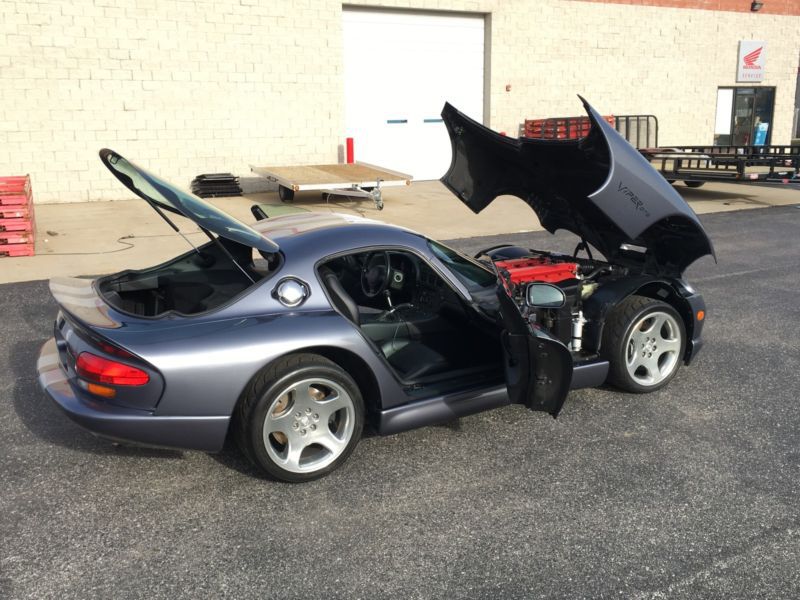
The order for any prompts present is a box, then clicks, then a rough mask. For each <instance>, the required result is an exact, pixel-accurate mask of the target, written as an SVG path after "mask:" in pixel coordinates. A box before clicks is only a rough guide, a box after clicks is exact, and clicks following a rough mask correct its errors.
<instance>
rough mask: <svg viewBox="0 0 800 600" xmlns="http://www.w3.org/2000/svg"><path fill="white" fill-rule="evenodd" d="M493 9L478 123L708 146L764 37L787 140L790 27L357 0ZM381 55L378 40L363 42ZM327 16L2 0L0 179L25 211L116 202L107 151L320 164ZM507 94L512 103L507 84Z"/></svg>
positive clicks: (335, 107) (309, 6)
mask: <svg viewBox="0 0 800 600" xmlns="http://www.w3.org/2000/svg"><path fill="white" fill-rule="evenodd" d="M348 4H364V5H372V6H375V5H384V6H393V7H404V8H415V9H432V10H442V11H467V12H483V13H491V39H492V44H491V50H490V64H491V70H490V81H489V83H490V87H491V94H490V97H489V106H490V112H489V117H490V124H491V125H492V126H493V127H495V128H497V129H500V130H506V131H509V132H510V133H513V132H515V131H516V130H517V127H518V125H519V123H520V122H521V121H522V120H523V119H525V118H526V117H544V116H553V115H565V114H579V112H580V105H579V104H578V102H577V99H576V98H575V96H574V94H575V93H582V94H584V95H586V97H587V98H588V99H589V100H590V101H591V102H592V103H593V104H595V105H596V107H597V108H598V109H599V110H600V111H601V112H603V113H611V112H614V113H617V114H623V113H654V114H656V115H657V116H658V117H659V119H660V122H661V141H662V142H664V143H667V144H669V143H698V144H700V143H710V142H711V137H712V131H713V122H714V110H715V102H716V89H717V86H718V85H732V84H734V75H735V64H736V62H735V61H736V48H737V42H738V40H740V39H748V38H749V39H765V40H767V41H768V43H769V48H768V53H769V54H768V58H767V73H768V79H767V80H766V81H765V82H764V84H765V85H776V86H777V87H778V93H777V98H776V117H775V124H774V133H773V142H775V143H788V141H789V140H788V137H789V129H790V127H791V115H792V109H793V102H794V98H793V95H794V89H795V81H796V69H797V61H798V55H799V54H800V37H798V35H797V32H798V31H800V18H797V17H777V16H770V15H761V14H759V15H755V14H746V13H714V12H708V11H696V10H680V9H664V8H652V7H632V6H623V5H614V4H594V3H584V2H577V1H573V0H461V1H459V0H405V1H404V0H396V1H390V0H383V1H380V0H355V1H351V2H348ZM376 43H380V40H376ZM341 47H342V43H341V4H340V3H339V2H333V1H331V0H271V1H267V0H215V1H213V2H212V1H205V0H149V1H148V0H137V1H127V2H125V1H115V0H72V1H71V2H56V1H43V0H42V1H40V2H19V1H18V2H10V1H4V0H0V174H18V173H26V172H30V173H31V174H32V176H33V181H34V190H35V194H36V199H37V202H62V201H80V200H101V199H116V198H122V197H127V196H128V195H129V194H127V193H126V191H125V190H124V189H123V188H121V186H119V185H118V184H117V183H116V181H115V180H114V179H113V178H112V177H110V176H109V175H108V174H107V173H106V172H105V170H104V168H103V167H102V166H101V164H100V162H99V160H98V159H97V150H98V149H99V148H101V147H103V146H110V147H112V148H114V149H115V150H117V151H119V152H121V153H122V154H123V155H126V156H128V157H130V158H132V159H133V160H135V161H137V162H139V163H140V164H142V165H147V166H150V167H151V168H153V169H154V170H155V171H156V172H157V173H160V174H162V175H164V176H165V177H168V178H170V179H173V180H175V181H176V182H180V183H184V184H187V185H188V182H189V180H191V178H192V177H194V176H195V175H197V174H198V173H202V172H211V171H232V172H235V173H237V174H239V175H242V176H246V175H247V174H248V171H249V170H248V166H247V165H248V164H250V163H258V164H302V163H313V162H327V161H336V160H337V156H338V146H339V145H340V144H341V143H342V142H343V140H342V134H343V132H342V129H343V106H344V102H343V89H342V80H341V75H342V64H341V56H342V50H341ZM506 84H511V86H512V90H511V92H505V85H506Z"/></svg>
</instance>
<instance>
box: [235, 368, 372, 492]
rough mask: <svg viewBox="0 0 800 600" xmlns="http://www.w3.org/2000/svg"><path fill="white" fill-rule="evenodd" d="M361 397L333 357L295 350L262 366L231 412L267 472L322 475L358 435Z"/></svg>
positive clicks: (242, 440)
mask: <svg viewBox="0 0 800 600" xmlns="http://www.w3.org/2000/svg"><path fill="white" fill-rule="evenodd" d="M363 423H364V401H363V399H362V397H361V392H360V391H359V389H358V386H357V385H356V383H355V381H353V379H352V377H350V375H348V374H347V372H346V371H344V370H343V369H342V368H341V367H339V366H338V365H337V364H336V363H334V362H332V361H330V360H328V359H326V358H324V357H322V356H318V355H315V354H295V355H290V356H287V357H285V358H282V359H280V360H278V361H276V362H275V363H274V364H272V365H270V366H269V367H266V368H265V369H264V370H263V371H262V372H261V373H259V374H258V375H257V376H256V377H255V378H254V380H253V381H252V382H251V383H250V384H249V386H248V388H247V391H246V392H245V395H244V397H243V398H242V401H241V402H240V403H239V405H238V407H237V412H236V438H237V442H238V444H239V446H240V447H241V449H242V450H243V451H244V453H245V454H246V455H247V456H248V457H249V458H250V459H251V460H252V461H253V463H255V464H256V466H258V467H260V468H262V469H263V470H264V471H266V473H267V474H269V475H271V476H273V477H275V478H277V479H281V480H283V481H290V482H299V481H309V480H312V479H317V478H319V477H322V476H324V475H327V474H328V473H330V472H331V471H333V470H334V469H336V468H337V467H338V466H339V465H341V464H342V463H343V462H344V461H345V460H347V457H348V456H349V455H350V453H351V452H352V451H353V448H355V446H356V444H357V443H358V441H359V439H360V438H361V430H362V428H363Z"/></svg>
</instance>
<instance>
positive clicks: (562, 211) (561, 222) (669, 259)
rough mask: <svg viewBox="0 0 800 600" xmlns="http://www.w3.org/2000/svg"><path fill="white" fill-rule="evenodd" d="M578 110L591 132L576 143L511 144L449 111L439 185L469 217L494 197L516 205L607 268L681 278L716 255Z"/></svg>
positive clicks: (692, 222)
mask: <svg viewBox="0 0 800 600" xmlns="http://www.w3.org/2000/svg"><path fill="white" fill-rule="evenodd" d="M581 100H583V99H581ZM583 104H584V107H585V108H586V111H587V112H588V114H589V119H590V120H591V123H592V127H591V130H590V132H589V134H588V135H587V136H586V137H585V138H582V139H579V140H540V139H530V138H519V139H514V138H508V137H505V136H502V135H500V134H498V133H496V132H494V131H492V130H491V129H489V128H487V127H484V126H483V125H481V124H480V123H478V122H476V121H474V120H472V119H471V118H469V117H468V116H466V115H464V114H463V113H461V112H459V111H458V110H456V109H455V108H454V107H453V106H451V105H450V104H445V106H444V109H443V110H442V118H443V119H444V122H445V125H446V126H447V131H448V133H449V134H450V141H451V145H452V150H453V158H452V162H451V164H450V168H449V169H448V171H447V173H446V174H445V175H444V177H442V182H443V183H444V184H445V186H447V188H448V189H449V190H450V191H451V192H453V194H455V195H456V196H458V198H459V199H460V200H461V201H462V202H464V204H466V205H467V206H468V207H469V208H470V209H471V210H472V211H474V212H475V213H479V212H480V211H482V210H483V209H484V208H486V206H488V205H489V204H490V203H491V202H492V201H493V200H494V199H495V198H496V197H497V196H502V195H506V194H508V195H512V196H517V197H519V198H521V199H522V200H524V201H525V202H527V203H528V204H529V205H530V206H531V208H533V210H534V211H535V212H536V215H537V216H538V217H539V221H540V222H541V224H542V226H543V227H544V228H545V229H546V230H547V231H549V232H550V233H554V232H555V231H556V230H557V229H565V230H567V231H571V232H572V233H574V234H576V235H578V236H579V237H581V238H582V239H583V240H585V241H586V242H588V243H589V244H591V245H592V246H594V247H595V248H596V249H597V250H599V251H600V252H601V253H603V255H604V256H605V257H606V258H607V259H608V260H609V261H611V262H616V263H621V264H631V263H635V264H639V265H641V266H642V267H643V268H645V269H647V270H649V271H654V272H658V273H664V274H680V273H681V272H683V270H684V269H685V268H686V267H688V266H689V265H690V264H691V263H692V262H694V261H695V260H697V259H698V258H700V257H701V256H705V255H706V254H711V255H713V254H714V249H713V247H712V245H711V241H710V240H709V238H708V235H707V234H706V232H705V230H704V229H703V226H702V225H701V224H700V221H699V219H698V218H697V215H696V214H695V213H694V211H693V210H692V209H691V208H690V207H689V205H688V204H686V202H685V201H684V200H683V198H681V196H680V195H679V194H678V193H677V192H676V191H675V190H674V189H673V187H672V186H671V185H670V184H669V183H668V182H667V180H666V179H664V177H662V176H661V174H660V173H659V172H658V171H656V170H655V169H654V168H653V167H652V166H651V165H650V163H648V162H647V160H645V158H644V157H642V156H641V155H640V154H639V152H638V151H637V150H636V149H635V148H633V146H631V145H630V144H629V143H628V142H627V141H626V140H625V139H624V138H623V137H622V136H621V135H620V134H619V133H617V131H616V130H615V129H614V128H613V127H612V126H611V125H609V124H608V123H607V122H606V121H605V120H604V119H603V118H602V117H601V116H600V115H599V114H598V113H597V111H595V110H594V109H593V108H592V107H591V106H589V104H588V103H587V102H586V101H585V100H584V101H583ZM630 246H633V247H635V248H642V249H644V251H637V250H635V249H631V248H630Z"/></svg>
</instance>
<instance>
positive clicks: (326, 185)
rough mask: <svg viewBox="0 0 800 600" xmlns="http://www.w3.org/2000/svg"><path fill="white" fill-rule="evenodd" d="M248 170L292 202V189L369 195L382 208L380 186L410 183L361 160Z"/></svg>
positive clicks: (379, 208)
mask: <svg viewBox="0 0 800 600" xmlns="http://www.w3.org/2000/svg"><path fill="white" fill-rule="evenodd" d="M250 170H251V171H252V172H253V173H255V174H256V175H259V176H260V177H264V178H266V179H268V180H269V181H272V182H274V183H277V184H278V197H279V198H280V199H281V202H291V201H292V200H293V199H294V194H295V192H306V191H319V192H320V193H321V194H322V195H323V198H327V196H329V195H340V196H349V197H357V198H358V197H361V198H369V199H370V200H372V201H373V202H374V203H375V208H377V209H378V210H383V196H382V194H381V188H385V187H398V186H401V185H410V184H411V180H412V177H411V175H406V174H405V173H399V172H397V171H392V170H390V169H386V168H384V167H377V166H375V165H370V164H367V163H362V162H354V163H344V164H332V165H305V166H288V167H256V166H252V165H251V166H250Z"/></svg>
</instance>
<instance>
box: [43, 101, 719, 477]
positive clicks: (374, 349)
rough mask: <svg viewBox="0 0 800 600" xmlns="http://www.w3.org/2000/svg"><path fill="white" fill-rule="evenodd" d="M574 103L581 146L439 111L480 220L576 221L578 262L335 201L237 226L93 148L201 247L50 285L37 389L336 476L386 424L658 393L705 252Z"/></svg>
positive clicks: (691, 351)
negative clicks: (383, 219) (372, 214)
mask: <svg viewBox="0 0 800 600" xmlns="http://www.w3.org/2000/svg"><path fill="white" fill-rule="evenodd" d="M584 105H585V108H586V110H587V112H588V114H589V119H590V120H591V123H592V128H591V131H590V133H589V134H588V135H587V136H586V137H585V138H582V139H580V140H559V141H549V140H534V139H525V138H520V139H511V138H507V137H503V136H501V135H499V134H497V133H495V132H493V131H491V130H489V129H487V128H486V127H484V126H482V125H481V124H479V123H477V122H475V121H473V120H471V119H470V118H468V117H467V116H466V115H464V114H462V113H460V112H459V111H457V110H456V109H455V108H453V107H452V106H450V105H449V104H448V105H445V107H444V109H443V112H442V116H443V118H444V121H445V124H446V126H447V130H448V132H449V135H450V138H451V142H452V151H453V156H452V162H451V165H450V168H449V170H448V171H447V173H446V174H445V175H444V177H443V178H442V182H443V183H444V185H445V186H447V188H448V189H449V190H450V191H452V192H453V194H454V195H455V196H456V197H457V198H458V199H459V200H461V201H462V202H463V203H464V204H466V205H467V206H468V207H469V208H470V209H472V210H473V211H474V212H476V213H477V212H480V211H481V210H482V209H483V208H485V207H486V206H487V205H488V204H489V203H491V202H492V200H493V199H494V198H496V197H497V196H499V195H502V194H511V195H515V196H518V197H519V198H521V199H522V200H523V201H525V202H527V203H528V204H529V205H530V206H531V208H532V209H533V214H535V215H536V216H537V217H538V219H539V220H540V222H541V224H542V225H543V226H544V228H545V229H547V230H548V231H550V232H551V233H552V232H555V231H556V230H557V229H564V230H567V231H569V232H571V233H573V234H575V236H576V242H577V245H576V249H575V252H574V253H573V254H571V255H570V254H559V253H555V252H549V251H547V250H541V249H531V248H522V247H518V246H511V245H501V246H495V247H492V248H486V249H485V250H483V251H481V252H480V253H478V255H477V256H475V257H474V258H471V257H468V256H464V255H462V254H461V253H459V252H457V251H455V250H453V249H451V248H449V247H447V246H446V245H444V244H441V243H439V242H436V241H434V240H431V239H428V238H426V237H425V236H423V235H420V234H418V233H415V232H413V231H409V230H407V229H403V228H400V227H395V226H392V225H387V224H384V223H380V222H376V221H371V220H367V219H362V218H355V217H351V216H346V215H338V214H330V213H324V214H323V213H309V212H307V213H298V214H291V215H285V216H279V217H273V218H266V219H262V220H259V221H257V222H255V223H253V224H250V225H247V224H244V223H242V222H240V221H238V220H236V219H234V218H233V217H231V216H230V215H228V214H226V213H225V212H223V211H221V210H219V209H218V208H216V207H214V206H213V205H211V204H209V203H207V202H205V201H203V200H201V199H200V198H197V197H196V196H193V195H191V194H188V193H186V192H184V191H182V190H180V189H178V188H177V187H175V186H173V185H171V184H169V183H167V182H166V181H164V180H162V179H160V178H159V177H156V176H155V175H153V174H151V173H149V172H148V171H146V170H144V169H142V168H140V167H138V166H137V165H135V164H134V163H132V162H130V161H128V160H126V159H125V158H123V157H122V156H121V155H119V154H118V153H116V152H114V151H112V150H102V151H101V152H100V158H101V160H102V162H103V164H104V165H105V166H106V167H107V168H108V169H109V170H110V171H111V173H113V174H114V176H116V178H117V179H119V181H120V182H122V183H123V184H124V185H125V186H127V187H128V188H129V189H130V190H131V191H132V192H133V193H135V194H136V195H137V196H139V197H140V198H142V200H144V201H145V202H147V203H148V204H149V205H150V206H151V207H152V208H153V209H154V210H155V211H156V212H157V213H158V214H159V215H160V216H161V217H163V218H164V220H165V221H167V222H168V223H169V224H170V225H171V226H172V227H173V228H174V229H176V230H177V229H178V227H177V225H175V223H174V222H173V221H172V219H171V218H170V215H174V214H177V215H181V216H183V217H187V218H189V219H191V220H193V221H194V222H195V223H196V224H197V225H198V226H199V228H200V229H201V230H202V232H204V233H205V235H206V236H207V237H208V242H207V243H205V244H203V245H200V246H197V247H193V248H192V249H191V250H190V251H188V252H186V253H185V254H183V255H181V256H178V257H177V258H173V259H171V260H169V261H167V262H165V263H163V264H161V265H158V266H155V267H151V268H148V269H143V270H135V271H133V270H127V271H123V272H121V273H116V274H114V275H109V276H105V277H100V278H98V279H95V280H90V279H81V278H57V279H53V280H52V281H51V282H50V289H51V291H52V294H53V296H54V298H55V299H56V301H57V302H58V304H59V307H60V310H59V312H58V315H57V317H56V321H55V327H54V333H53V338H52V339H50V340H49V341H48V342H46V343H45V345H44V347H43V348H42V350H41V354H40V357H39V360H38V372H39V381H40V383H41V385H42V387H43V388H44V390H45V391H46V392H47V394H48V395H49V396H50V397H51V398H52V399H53V400H54V401H55V403H56V404H57V405H58V406H59V407H60V408H61V409H62V410H63V411H64V412H65V413H66V414H67V416H68V417H70V418H71V419H73V420H74V421H76V422H77V423H79V424H80V425H82V426H83V427H85V428H87V429H89V430H90V431H92V432H94V433H96V434H97V435H100V436H104V437H107V438H110V439H114V440H121V441H127V442H132V443H137V444H144V445H155V446H167V447H178V448H187V449H197V450H203V451H209V452H214V451H218V450H220V449H221V448H222V445H223V443H224V441H225V439H226V437H227V436H228V435H231V436H232V437H233V438H234V439H235V440H236V441H237V443H238V445H239V446H240V447H241V449H242V450H243V452H244V453H245V454H246V455H247V456H248V457H249V458H250V459H251V460H252V461H253V463H254V464H255V465H257V466H258V467H260V468H261V469H262V470H263V471H264V472H265V473H266V474H268V475H270V476H272V477H274V478H278V479H281V480H285V481H306V480H310V479H315V478H318V477H321V476H323V475H325V474H327V473H330V472H331V471H333V470H334V469H336V468H337V467H338V466H339V465H341V464H342V463H343V462H344V461H345V460H346V459H347V457H348V456H349V455H350V453H351V452H352V450H353V448H354V446H355V445H356V444H357V443H358V441H359V438H360V437H361V433H362V429H363V428H364V426H365V425H369V426H370V427H372V428H373V429H374V430H375V431H376V432H377V433H378V434H382V435H387V434H393V433H397V432H401V431H404V430H408V429H412V428H415V427H421V426H424V425H430V424H434V423H442V422H446V421H448V420H452V419H455V418H457V417H460V416H464V415H469V414H473V413H477V412H479V411H484V410H488V409H491V408H497V407H500V406H504V405H507V404H511V403H519V404H523V405H525V406H527V407H529V408H530V409H531V410H536V411H545V412H547V413H549V414H551V415H553V416H556V415H558V413H559V411H560V410H561V408H562V405H563V404H564V400H565V398H566V397H567V394H568V392H569V390H570V389H574V388H581V387H591V386H598V385H601V384H603V383H605V382H607V381H608V382H609V383H611V384H613V385H615V386H617V387H618V388H620V389H622V390H626V391H629V392H650V391H653V390H657V389H659V388H661V387H662V386H664V385H666V384H667V383H668V382H669V381H670V380H671V379H672V378H673V377H675V375H676V373H677V372H678V369H679V367H680V366H681V365H682V364H686V365H688V364H689V363H690V361H691V360H692V359H693V358H694V356H695V355H696V354H697V352H698V350H699V349H700V346H701V343H702V342H701V332H702V326H703V320H704V317H705V305H704V303H703V299H702V297H701V296H700V294H699V293H697V292H696V291H695V290H694V289H693V288H692V287H691V286H690V285H689V284H688V283H686V282H685V281H684V280H683V279H682V273H683V271H684V270H685V269H686V267H687V266H688V265H689V264H691V263H692V262H693V261H695V260H696V259H698V258H700V257H702V256H704V255H706V254H712V255H713V248H712V245H711V242H710V240H709V239H708V236H707V235H706V233H705V231H704V230H703V227H702V225H701V224H700V222H699V220H698V218H697V216H696V215H695V214H694V212H693V211H692V210H691V208H689V206H688V205H687V204H686V203H685V202H684V201H683V199H682V198H681V197H680V196H679V195H678V194H677V192H675V190H674V189H673V188H672V186H670V185H669V184H668V183H667V181H666V180H664V179H663V178H662V176H661V175H660V174H659V173H657V172H656V171H655V170H654V169H653V168H652V167H651V166H650V165H649V164H648V163H647V161H645V160H644V159H643V158H642V157H641V156H640V155H639V153H638V152H637V151H636V150H635V149H633V148H632V147H631V146H630V145H629V144H628V143H627V142H626V141H625V140H624V139H622V138H621V137H620V136H619V134H618V133H617V132H616V131H615V130H614V129H613V128H612V127H611V126H610V125H609V124H608V123H606V122H605V121H604V120H603V119H602V118H601V117H600V116H599V115H598V113H597V112H596V111H595V110H594V109H593V108H592V107H591V106H589V105H588V104H586V103H585V102H584ZM533 214H532V216H533ZM515 228H516V226H515Z"/></svg>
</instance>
